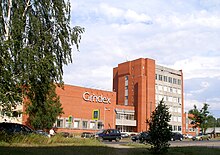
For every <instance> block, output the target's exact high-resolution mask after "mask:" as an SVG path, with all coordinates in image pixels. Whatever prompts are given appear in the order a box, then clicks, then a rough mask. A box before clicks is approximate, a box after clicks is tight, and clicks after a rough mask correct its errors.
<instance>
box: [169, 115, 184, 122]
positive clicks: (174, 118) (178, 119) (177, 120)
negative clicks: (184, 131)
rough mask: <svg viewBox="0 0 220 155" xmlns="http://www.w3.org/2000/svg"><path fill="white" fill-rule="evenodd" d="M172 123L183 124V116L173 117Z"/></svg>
mask: <svg viewBox="0 0 220 155" xmlns="http://www.w3.org/2000/svg"><path fill="white" fill-rule="evenodd" d="M170 121H171V122H182V117H181V116H171V119H170Z"/></svg>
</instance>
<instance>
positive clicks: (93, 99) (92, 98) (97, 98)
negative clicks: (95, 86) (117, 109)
mask: <svg viewBox="0 0 220 155" xmlns="http://www.w3.org/2000/svg"><path fill="white" fill-rule="evenodd" d="M83 99H84V100H85V101H88V102H97V103H104V104H110V103H111V101H110V100H111V98H107V97H104V96H102V95H99V96H96V95H95V94H90V93H89V92H85V93H83Z"/></svg>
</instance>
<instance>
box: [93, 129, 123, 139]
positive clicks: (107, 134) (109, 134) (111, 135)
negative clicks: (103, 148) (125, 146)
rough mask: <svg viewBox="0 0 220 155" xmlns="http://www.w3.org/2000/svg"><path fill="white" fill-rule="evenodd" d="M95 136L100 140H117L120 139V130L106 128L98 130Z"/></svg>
mask: <svg viewBox="0 0 220 155" xmlns="http://www.w3.org/2000/svg"><path fill="white" fill-rule="evenodd" d="M95 137H96V138H97V139H98V140H100V141H103V140H109V141H112V140H115V141H119V140H121V132H120V131H119V130H117V129H107V130H100V131H99V132H97V133H96V135H95Z"/></svg>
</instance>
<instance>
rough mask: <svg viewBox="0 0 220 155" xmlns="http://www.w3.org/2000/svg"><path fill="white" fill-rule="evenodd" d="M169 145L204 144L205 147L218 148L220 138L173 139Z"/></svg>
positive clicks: (219, 146)
mask: <svg viewBox="0 0 220 155" xmlns="http://www.w3.org/2000/svg"><path fill="white" fill-rule="evenodd" d="M170 144H171V146H178V147H182V146H206V147H218V148H220V140H209V141H207V140H206V141H205V140H204V141H182V142H181V141H175V142H170Z"/></svg>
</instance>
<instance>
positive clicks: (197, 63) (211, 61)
mask: <svg viewBox="0 0 220 155" xmlns="http://www.w3.org/2000/svg"><path fill="white" fill-rule="evenodd" d="M219 60H220V56H216V57H208V56H207V57H204V56H194V57H191V58H187V59H184V60H180V61H177V62H176V63H175V64H174V65H172V66H171V67H172V68H178V69H182V70H183V72H184V79H191V78H204V77H220V61H219Z"/></svg>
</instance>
